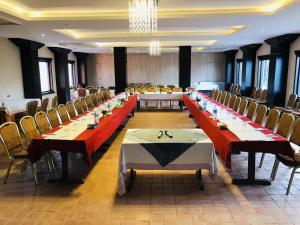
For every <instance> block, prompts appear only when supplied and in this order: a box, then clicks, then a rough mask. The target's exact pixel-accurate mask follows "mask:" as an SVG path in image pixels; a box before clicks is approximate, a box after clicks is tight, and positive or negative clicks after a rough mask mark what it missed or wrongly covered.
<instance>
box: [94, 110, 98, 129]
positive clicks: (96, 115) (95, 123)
mask: <svg viewBox="0 0 300 225" xmlns="http://www.w3.org/2000/svg"><path fill="white" fill-rule="evenodd" d="M97 126H98V114H97V112H95V113H94V127H97Z"/></svg>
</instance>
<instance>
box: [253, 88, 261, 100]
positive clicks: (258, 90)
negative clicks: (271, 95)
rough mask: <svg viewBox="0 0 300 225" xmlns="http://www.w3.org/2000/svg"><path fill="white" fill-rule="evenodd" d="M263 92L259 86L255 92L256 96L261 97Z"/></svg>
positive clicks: (256, 97)
mask: <svg viewBox="0 0 300 225" xmlns="http://www.w3.org/2000/svg"><path fill="white" fill-rule="evenodd" d="M261 92H262V90H261V89H260V88H259V89H257V90H256V92H255V96H254V98H255V99H259V98H260V96H261Z"/></svg>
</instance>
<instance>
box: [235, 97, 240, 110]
mask: <svg viewBox="0 0 300 225" xmlns="http://www.w3.org/2000/svg"><path fill="white" fill-rule="evenodd" d="M240 104H241V97H237V98H236V99H235V101H234V105H233V110H234V111H236V112H238V110H239V107H240Z"/></svg>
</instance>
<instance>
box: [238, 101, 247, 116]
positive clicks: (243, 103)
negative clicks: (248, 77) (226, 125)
mask: <svg viewBox="0 0 300 225" xmlns="http://www.w3.org/2000/svg"><path fill="white" fill-rule="evenodd" d="M247 105H248V100H247V99H243V100H242V101H241V104H240V108H239V114H241V115H242V116H243V115H244V113H245V111H246V108H247Z"/></svg>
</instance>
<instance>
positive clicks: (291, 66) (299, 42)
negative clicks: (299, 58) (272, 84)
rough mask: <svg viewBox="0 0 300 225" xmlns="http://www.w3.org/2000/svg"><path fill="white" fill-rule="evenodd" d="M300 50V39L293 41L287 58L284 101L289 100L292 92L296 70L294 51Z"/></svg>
mask: <svg viewBox="0 0 300 225" xmlns="http://www.w3.org/2000/svg"><path fill="white" fill-rule="evenodd" d="M297 50H300V38H298V39H297V40H296V41H294V42H293V43H292V44H291V49H290V58H289V70H288V79H287V88H286V89H287V90H286V101H287V99H288V98H289V96H290V94H292V93H293V90H294V79H295V70H296V55H295V51H297Z"/></svg>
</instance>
